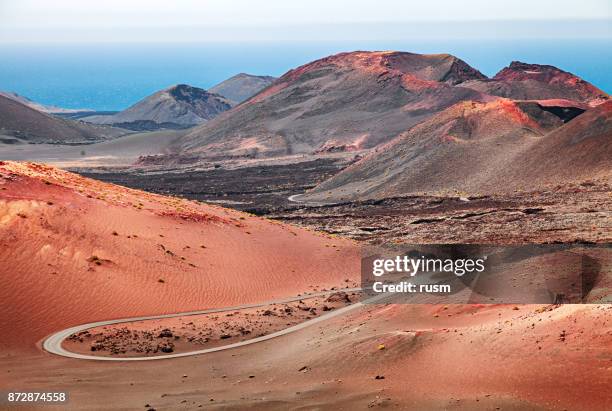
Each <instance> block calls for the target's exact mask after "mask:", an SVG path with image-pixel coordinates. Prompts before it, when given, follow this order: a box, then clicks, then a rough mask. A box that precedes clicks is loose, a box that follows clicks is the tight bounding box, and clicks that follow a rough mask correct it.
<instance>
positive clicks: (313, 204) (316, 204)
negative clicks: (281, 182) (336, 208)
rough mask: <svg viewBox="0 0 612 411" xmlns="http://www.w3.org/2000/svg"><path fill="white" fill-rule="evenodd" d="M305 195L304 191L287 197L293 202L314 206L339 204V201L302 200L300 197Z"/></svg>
mask: <svg viewBox="0 0 612 411" xmlns="http://www.w3.org/2000/svg"><path fill="white" fill-rule="evenodd" d="M303 195H304V194H303V193H302V194H294V195H292V196H289V197H287V200H288V201H290V202H292V203H298V204H304V205H307V206H313V207H321V206H330V205H334V204H338V203H321V202H317V201H302V200H300V199H299V197H300V196H303Z"/></svg>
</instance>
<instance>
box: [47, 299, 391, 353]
mask: <svg viewBox="0 0 612 411" xmlns="http://www.w3.org/2000/svg"><path fill="white" fill-rule="evenodd" d="M341 291H343V292H354V291H362V288H361V287H356V288H343V289H340V290H332V291H324V292H319V293H312V294H303V295H301V296H299V297H289V298H284V299H278V300H272V301H267V302H262V303H254V304H244V305H237V306H233V307H222V308H211V309H208V310H200V311H189V312H183V313H175V314H162V315H153V316H143V317H132V318H122V319H118V320H108V321H97V322H93V323H88V324H82V325H77V326H74V327H70V328H67V329H65V330H62V331H58V332H56V333H55V334H52V335H51V336H49V337H47V338H46V339H45V340H44V342H43V349H44V350H45V351H47V352H50V353H52V354H55V355H60V356H63V357H69V358H77V359H81V360H95V361H153V360H166V359H170V358H179V357H189V356H193V355H200V354H207V353H211V352H216V351H223V350H229V349H232V348H237V347H243V346H245V345H250V344H255V343H258V342H262V341H266V340H271V339H272V338H276V337H280V336H281V335H287V334H290V333H293V332H296V331H298V330H301V329H303V328H306V327H309V326H311V325H313V324H317V323H320V322H323V321H326V320H328V319H330V318H332V317H336V316H338V315H342V314H345V313H347V312H349V311H352V310H354V309H356V308H359V307H362V306H363V305H364V304H367V303H373V302H376V301H379V300H382V299H383V298H385V297H387V296H386V295H385V294H380V295H377V296H375V297H372V298H368V299H366V300H364V301H360V302H357V303H354V304H351V305H347V306H346V307H342V308H338V309H336V310H333V311H330V312H328V313H327V314H323V315H321V316H319V317H316V318H313V319H312V320H308V321H304V322H302V323H300V324H297V325H294V326H292V327H289V328H285V329H283V330H280V331H276V332H274V333H271V334H267V335H263V336H261V337H256V338H252V339H250V340H246V341H240V342H237V343H233V344H228V345H224V346H220V347H214V348H207V349H203V350H196V351H189V352H183V353H175V354H166V355H157V356H148V357H101V356H95V355H86V354H78V353H74V352H71V351H68V350H66V349H64V347H62V342H63V341H64V340H65V339H66V338H68V337H69V336H71V335H72V334H75V333H78V332H81V331H85V330H88V329H91V328H95V327H101V326H105V325H113V324H121V323H127V322H133V321H146V320H159V319H164V318H174V317H186V316H191V315H201V314H211V313H220V312H225V311H235V310H242V309H246V308H256V307H264V306H267V305H271V304H284V303H289V302H293V301H299V300H304V299H308V298H314V297H323V296H326V295H330V294H334V293H337V292H341Z"/></svg>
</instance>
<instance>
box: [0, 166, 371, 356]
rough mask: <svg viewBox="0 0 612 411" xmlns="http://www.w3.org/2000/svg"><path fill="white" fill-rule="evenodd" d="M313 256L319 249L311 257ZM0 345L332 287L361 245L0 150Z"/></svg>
mask: <svg viewBox="0 0 612 411" xmlns="http://www.w3.org/2000/svg"><path fill="white" fill-rule="evenodd" d="M313 256H316V258H313ZM0 267H1V268H0V271H1V274H2V275H1V278H2V279H3V286H2V287H1V288H0V311H2V312H3V313H4V314H3V315H2V320H3V321H2V324H0V347H2V348H12V349H23V350H27V349H33V348H34V343H35V342H36V341H39V340H41V339H42V338H43V337H45V336H46V335H48V334H50V333H52V332H54V331H57V330H60V329H62V328H66V327H68V326H71V325H75V324H79V323H84V322H90V321H96V320H104V319H112V318H122V317H131V316H136V315H148V314H161V313H175V312H181V311H189V310H195V309H205V308H212V307H222V306H229V305H238V304H246V303H250V302H260V301H267V300H271V299H274V298H280V297H288V296H293V295H297V294H299V293H304V292H306V291H308V288H309V286H312V285H317V286H319V287H323V288H325V287H326V288H331V287H334V286H335V287H339V286H342V285H343V284H345V280H346V279H351V280H356V279H357V278H358V273H359V252H358V248H357V247H356V246H355V245H354V244H353V243H351V242H349V241H346V240H340V239H335V238H330V237H324V236H322V235H318V234H314V233H312V232H309V231H307V230H304V229H300V228H295V227H291V226H288V225H285V224H281V223H276V222H272V221H268V220H265V219H262V218H258V217H254V216H251V215H248V214H244V213H240V212H237V211H232V210H227V209H224V208H221V207H217V206H212V205H205V204H200V203H197V202H193V201H187V200H183V199H180V198H173V197H165V196H159V195H154V194H149V193H145V192H141V191H137V190H131V189H127V188H123V187H119V186H115V185H111V184H106V183H101V182H98V181H95V180H90V179H87V178H83V177H80V176H77V175H75V174H72V173H69V172H65V171H61V170H59V169H56V168H52V167H47V166H43V165H38V164H33V163H15V162H0Z"/></svg>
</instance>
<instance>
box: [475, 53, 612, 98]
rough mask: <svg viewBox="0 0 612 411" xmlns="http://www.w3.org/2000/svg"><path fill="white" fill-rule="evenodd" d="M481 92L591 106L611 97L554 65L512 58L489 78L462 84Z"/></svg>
mask: <svg viewBox="0 0 612 411" xmlns="http://www.w3.org/2000/svg"><path fill="white" fill-rule="evenodd" d="M463 85H464V86H465V87H470V88H473V89H475V90H478V91H481V92H483V93H487V94H492V95H495V96H501V97H508V98H512V99H515V100H545V99H566V100H574V101H577V102H581V103H586V104H589V105H591V106H595V105H597V104H600V103H602V102H604V101H606V100H608V99H609V98H610V96H608V95H607V94H606V93H605V92H603V91H602V90H600V89H598V88H597V87H595V86H593V85H592V84H590V83H588V82H586V81H584V80H582V79H581V78H579V77H577V76H575V75H573V74H572V73H568V72H566V71H563V70H560V69H558V68H556V67H553V66H547V65H540V64H527V63H522V62H520V61H513V62H512V63H510V66H508V67H505V68H504V69H502V70H501V71H500V72H499V73H497V74H496V75H495V77H493V78H492V79H478V80H472V81H467V82H465V83H464V84H463Z"/></svg>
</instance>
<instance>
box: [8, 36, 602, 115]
mask: <svg viewBox="0 0 612 411" xmlns="http://www.w3.org/2000/svg"><path fill="white" fill-rule="evenodd" d="M351 50H402V51H412V52H417V53H451V54H454V55H456V56H458V57H460V58H462V59H463V60H465V61H466V62H467V63H468V64H470V65H472V66H473V67H475V68H477V69H479V70H480V71H481V72H483V73H484V74H486V75H488V76H492V75H494V74H495V73H496V72H497V71H499V70H500V69H501V68H503V67H504V66H506V65H508V64H509V63H510V62H511V61H512V60H521V61H525V62H529V63H540V64H551V65H554V66H557V67H559V68H561V69H563V70H566V71H570V72H572V73H574V74H577V75H579V76H580V77H582V78H583V79H585V80H587V81H589V82H591V83H593V84H595V85H596V86H597V87H599V88H601V89H603V90H604V91H606V92H608V93H612V40H609V39H605V40H590V39H583V40H565V39H564V40H558V39H557V40H537V39H525V40H512V41H511V40H491V41H486V40H478V41H474V40H471V41H467V40H465V41H461V40H436V41H420V40H419V41H416V40H415V41H396V42H389V41H386V42H336V43H327V42H316V43H304V42H297V43H295V42H294V43H283V42H278V43H250V44H245V43H242V44H238V43H216V44H214V43H206V44H204V43H203V44H172V43H165V44H110V43H109V44H95V45H30V44H26V45H16V44H11V45H0V90H6V91H15V92H17V93H19V94H22V95H24V96H26V97H29V98H31V99H32V100H35V101H38V102H41V103H43V104H52V105H56V106H60V107H66V108H90V109H95V110H122V109H124V108H126V107H128V106H130V105H131V104H133V103H135V102H136V101H138V100H140V99H141V98H143V97H145V96H147V95H149V94H151V93H153V92H155V91H157V90H159V89H162V88H165V87H168V86H170V85H173V84H178V83H187V84H191V85H194V86H198V87H203V88H209V87H211V86H213V85H215V84H216V83H218V82H220V81H222V80H224V79H226V78H228V77H230V76H232V75H234V74H237V73H239V72H247V73H251V74H260V75H263V74H266V75H273V76H280V75H282V74H283V73H285V72H286V71H287V70H289V69H291V68H293V67H296V66H299V65H301V64H305V63H307V62H309V61H312V60H315V59H317V58H320V57H324V56H326V55H329V54H333V53H338V52H341V51H351Z"/></svg>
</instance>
